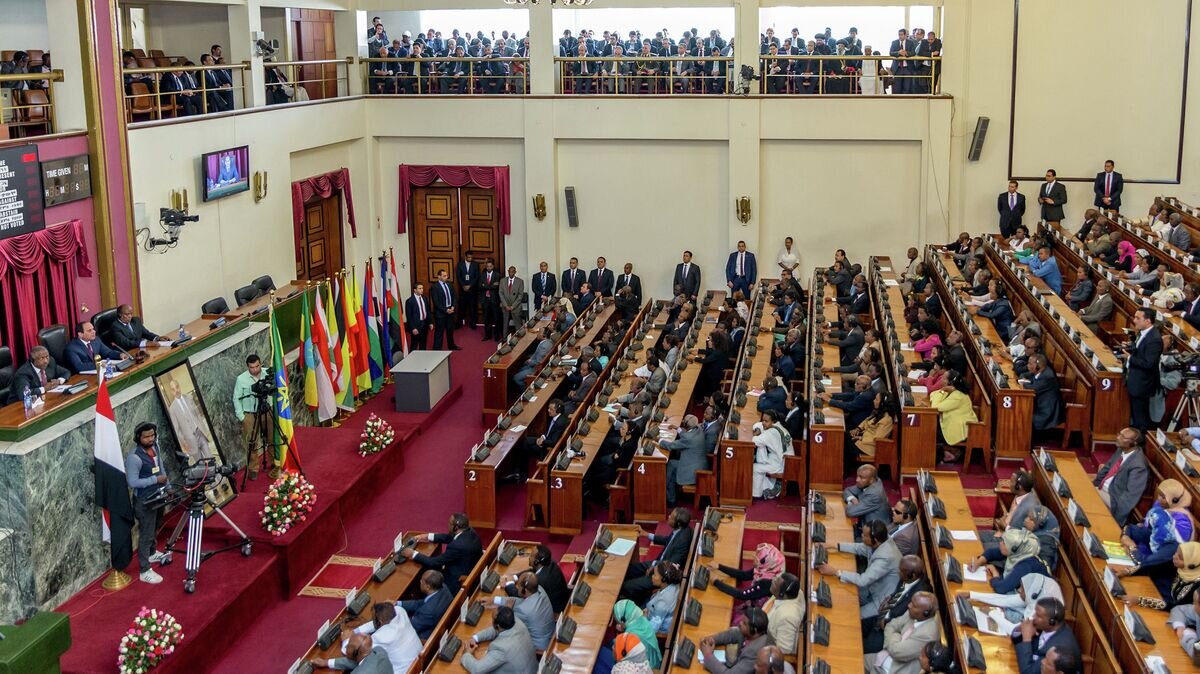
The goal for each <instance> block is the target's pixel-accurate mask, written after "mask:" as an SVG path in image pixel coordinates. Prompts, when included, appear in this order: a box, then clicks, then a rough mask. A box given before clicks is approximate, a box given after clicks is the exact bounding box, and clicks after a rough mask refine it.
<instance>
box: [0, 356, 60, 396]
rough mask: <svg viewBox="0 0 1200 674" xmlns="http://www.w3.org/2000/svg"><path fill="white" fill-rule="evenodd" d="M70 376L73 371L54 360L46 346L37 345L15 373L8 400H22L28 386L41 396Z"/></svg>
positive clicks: (30, 390) (32, 391) (36, 394)
mask: <svg viewBox="0 0 1200 674" xmlns="http://www.w3.org/2000/svg"><path fill="white" fill-rule="evenodd" d="M70 377H71V373H70V372H69V371H68V370H67V368H65V367H63V366H61V365H59V364H58V363H55V362H54V359H53V358H51V357H50V351H48V350H47V349H46V347H44V346H35V347H33V348H32V349H30V351H29V360H28V361H26V362H25V363H24V364H23V365H21V367H18V368H17V371H16V372H15V373H13V378H12V383H11V384H10V385H9V388H8V402H10V403H15V402H17V401H19V400H21V399H22V396H23V395H24V394H25V388H26V387H29V392H30V393H32V394H33V395H34V397H41V396H42V395H45V393H46V391H47V390H49V389H51V388H53V387H55V386H57V385H59V384H62V383H65V382H66V381H67V379H70Z"/></svg>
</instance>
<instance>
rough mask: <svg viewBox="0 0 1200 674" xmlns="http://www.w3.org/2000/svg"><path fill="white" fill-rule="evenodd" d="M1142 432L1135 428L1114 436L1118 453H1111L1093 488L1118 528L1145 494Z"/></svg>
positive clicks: (1123, 429) (1145, 469)
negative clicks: (1097, 490) (1098, 492)
mask: <svg viewBox="0 0 1200 674" xmlns="http://www.w3.org/2000/svg"><path fill="white" fill-rule="evenodd" d="M1142 442H1143V436H1142V432H1141V431H1139V430H1138V429H1136V428H1130V427H1126V428H1122V429H1121V431H1120V432H1119V433H1117V451H1116V452H1113V455H1112V458H1110V459H1109V460H1108V462H1107V463H1105V464H1104V465H1103V466H1100V470H1098V471H1096V479H1094V480H1092V484H1094V485H1096V488H1097V489H1099V490H1100V500H1102V501H1104V505H1106V506H1108V509H1109V511H1110V512H1112V516H1113V519H1115V520H1117V524H1118V525H1120V526H1125V521H1126V520H1128V519H1129V513H1131V512H1133V508H1134V506H1136V505H1137V504H1138V501H1139V500H1140V499H1141V498H1142V494H1143V493H1145V491H1146V479H1147V476H1148V475H1149V468H1148V467H1147V465H1146V455H1145V454H1143V453H1142Z"/></svg>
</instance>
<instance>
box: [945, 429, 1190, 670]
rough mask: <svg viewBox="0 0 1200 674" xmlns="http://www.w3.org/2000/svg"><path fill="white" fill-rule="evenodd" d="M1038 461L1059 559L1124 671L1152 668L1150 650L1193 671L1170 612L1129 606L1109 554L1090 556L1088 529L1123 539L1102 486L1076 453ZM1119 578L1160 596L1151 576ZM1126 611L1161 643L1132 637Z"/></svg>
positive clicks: (1139, 591) (1136, 591)
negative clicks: (1110, 575)
mask: <svg viewBox="0 0 1200 674" xmlns="http://www.w3.org/2000/svg"><path fill="white" fill-rule="evenodd" d="M1044 456H1048V457H1050V459H1052V460H1053V462H1054V464H1055V468H1056V469H1057V470H1050V469H1048V468H1047V467H1046V465H1045V464H1044V462H1043V461H1044V459H1043V457H1044ZM1035 464H1036V465H1035V467H1034V470H1033V473H1034V483H1035V488H1036V489H1037V494H1038V496H1039V497H1040V498H1041V501H1042V503H1043V504H1045V505H1046V506H1047V507H1048V508H1050V511H1051V512H1053V513H1054V515H1055V517H1057V518H1058V522H1059V525H1060V527H1061V530H1062V543H1063V548H1064V550H1065V552H1066V558H1065V559H1062V560H1060V561H1059V563H1060V564H1070V565H1071V567H1072V568H1073V569H1074V570H1075V572H1076V573H1077V574H1078V576H1079V580H1080V582H1081V585H1082V588H1083V590H1084V591H1085V592H1086V594H1087V596H1088V597H1089V598H1090V600H1091V602H1092V604H1093V606H1094V608H1095V609H1096V611H1095V612H1096V616H1097V618H1098V619H1099V621H1100V624H1101V625H1102V626H1103V627H1104V629H1105V630H1106V631H1107V632H1108V635H1109V638H1110V640H1111V641H1112V645H1113V651H1114V652H1115V653H1116V657H1117V660H1118V662H1119V663H1120V667H1121V669H1122V671H1124V672H1127V673H1128V672H1147V673H1149V672H1151V671H1152V670H1151V668H1150V666H1149V665H1148V664H1147V663H1146V660H1145V659H1146V658H1147V657H1151V656H1157V657H1160V658H1162V659H1163V661H1164V662H1165V663H1166V664H1167V666H1168V667H1169V668H1170V670H1171V671H1172V672H1187V671H1193V666H1192V663H1191V658H1189V657H1188V656H1187V655H1186V654H1184V652H1183V649H1181V648H1180V647H1179V640H1178V639H1177V638H1176V637H1175V632H1174V631H1173V630H1172V629H1171V628H1170V627H1169V626H1168V625H1167V624H1166V613H1164V612H1162V611H1155V610H1153V609H1149V608H1143V607H1139V606H1131V607H1127V606H1126V605H1125V603H1124V602H1123V601H1122V600H1121V599H1118V598H1116V597H1113V596H1112V594H1111V593H1110V591H1109V585H1108V583H1107V582H1106V579H1105V572H1106V570H1108V569H1109V566H1108V564H1107V562H1106V561H1105V560H1103V559H1100V558H1097V557H1093V556H1091V554H1090V553H1089V552H1088V547H1087V545H1085V543H1084V539H1085V534H1090V537H1094V538H1096V539H1097V540H1098V541H1099V542H1100V543H1101V544H1103V543H1104V542H1105V541H1114V542H1117V541H1120V539H1121V527H1120V526H1118V525H1117V522H1116V521H1115V520H1114V519H1113V517H1112V515H1111V513H1110V512H1109V510H1108V507H1107V506H1105V505H1104V502H1103V501H1102V500H1101V499H1100V492H1099V491H1098V490H1097V489H1096V487H1095V486H1093V484H1092V480H1091V477H1090V476H1089V475H1088V474H1087V472H1086V471H1084V469H1083V466H1082V465H1080V463H1079V459H1078V458H1077V457H1076V456H1075V453H1074V452H1047V453H1045V454H1044V455H1039V456H1037V457H1035ZM1060 483H1061V484H1062V485H1064V486H1065V489H1066V490H1068V491H1069V493H1070V494H1071V497H1070V498H1068V497H1065V496H1061V495H1060V493H1061V492H1060V491H1059V487H1058V485H1059V484H1060ZM939 486H940V483H939ZM1072 500H1073V501H1074V503H1075V504H1076V507H1077V508H1078V509H1079V510H1080V511H1082V512H1083V513H1085V514H1086V516H1087V519H1088V520H1089V523H1090V525H1091V526H1090V527H1084V526H1082V525H1078V524H1073V522H1074V520H1073V518H1072V517H1071V510H1072V508H1071V506H1070V504H1071V501H1072ZM1120 583H1121V585H1122V586H1123V587H1124V590H1125V592H1126V593H1127V594H1129V595H1132V596H1143V597H1156V596H1158V590H1157V589H1155V587H1154V583H1152V582H1151V581H1150V579H1149V578H1148V577H1147V576H1126V577H1124V578H1121V579H1120ZM1127 611H1129V612H1133V613H1136V614H1137V615H1138V616H1140V617H1141V619H1142V622H1143V623H1144V624H1145V625H1146V628H1147V629H1148V630H1149V632H1150V634H1152V635H1153V637H1154V639H1155V641H1156V642H1157V643H1155V644H1148V643H1145V642H1141V641H1135V640H1134V638H1133V634H1132V633H1131V632H1130V629H1129V627H1128V626H1127V624H1126V620H1125V616H1126V612H1127ZM1081 645H1082V644H1081Z"/></svg>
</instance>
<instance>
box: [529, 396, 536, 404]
mask: <svg viewBox="0 0 1200 674" xmlns="http://www.w3.org/2000/svg"><path fill="white" fill-rule="evenodd" d="M528 402H531V403H536V402H537V396H532V397H530V398H529V400H528Z"/></svg>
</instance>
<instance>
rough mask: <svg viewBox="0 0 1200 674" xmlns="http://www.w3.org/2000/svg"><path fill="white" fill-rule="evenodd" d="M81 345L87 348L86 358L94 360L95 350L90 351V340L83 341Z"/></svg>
mask: <svg viewBox="0 0 1200 674" xmlns="http://www.w3.org/2000/svg"><path fill="white" fill-rule="evenodd" d="M83 345H84V346H86V347H87V350H88V358H90V359H91V360H92V361H93V362H94V361H95V360H96V352H95V351H92V343H91V342H84V343H83Z"/></svg>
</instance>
